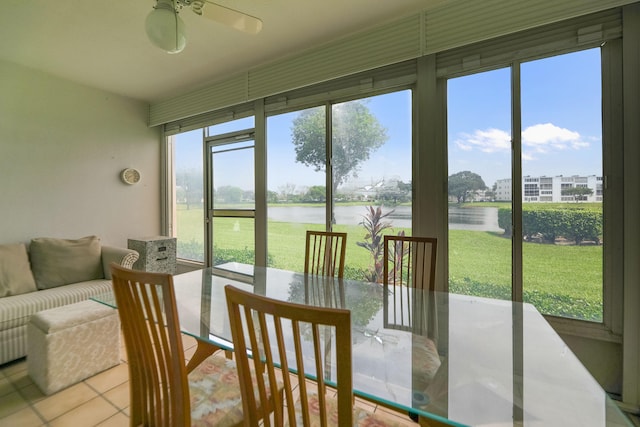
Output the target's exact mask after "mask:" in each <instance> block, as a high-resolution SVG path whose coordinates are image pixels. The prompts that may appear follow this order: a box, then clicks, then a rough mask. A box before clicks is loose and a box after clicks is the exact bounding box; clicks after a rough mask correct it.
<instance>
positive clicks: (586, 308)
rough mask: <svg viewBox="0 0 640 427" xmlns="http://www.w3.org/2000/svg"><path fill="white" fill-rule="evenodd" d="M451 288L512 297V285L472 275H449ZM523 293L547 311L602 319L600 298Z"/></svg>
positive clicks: (585, 318)
mask: <svg viewBox="0 0 640 427" xmlns="http://www.w3.org/2000/svg"><path fill="white" fill-rule="evenodd" d="M449 292H451V293H456V294H463V295H475V296H481V297H486V298H497V299H502V300H511V288H509V287H507V286H501V285H495V284H492V283H483V282H479V281H476V280H471V279H470V278H468V277H464V278H461V279H460V278H453V277H451V278H449ZM522 297H523V300H524V302H527V303H530V304H532V305H534V306H535V307H536V308H537V309H538V311H540V312H541V313H543V314H547V315H551V316H561V317H569V318H574V319H582V320H588V321H593V322H602V303H601V302H600V301H590V300H586V299H582V298H576V297H574V296H567V295H555V294H550V293H548V292H542V291H538V290H535V289H533V290H531V289H525V290H523V294H522Z"/></svg>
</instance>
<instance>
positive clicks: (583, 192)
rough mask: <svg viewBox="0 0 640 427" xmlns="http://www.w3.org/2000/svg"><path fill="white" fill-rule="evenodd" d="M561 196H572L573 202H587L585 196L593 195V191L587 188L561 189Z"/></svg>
mask: <svg viewBox="0 0 640 427" xmlns="http://www.w3.org/2000/svg"><path fill="white" fill-rule="evenodd" d="M561 193H562V195H563V196H573V200H574V201H576V202H577V201H579V200H587V196H590V195H592V194H593V190H592V189H591V188H589V187H569V188H563V189H562V192H561Z"/></svg>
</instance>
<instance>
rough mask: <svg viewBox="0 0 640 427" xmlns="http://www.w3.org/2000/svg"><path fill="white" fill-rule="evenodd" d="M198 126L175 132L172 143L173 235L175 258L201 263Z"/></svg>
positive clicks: (202, 207)
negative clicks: (194, 128) (175, 245)
mask: <svg viewBox="0 0 640 427" xmlns="http://www.w3.org/2000/svg"><path fill="white" fill-rule="evenodd" d="M202 135H203V131H202V129H196V130H192V131H189V132H183V133H179V134H177V135H174V136H173V137H171V138H170V139H171V140H172V144H171V145H172V146H173V158H174V160H173V165H174V176H173V180H172V181H173V182H174V188H173V190H174V191H173V198H172V200H171V206H172V212H173V216H172V217H173V220H174V222H173V233H172V235H173V237H176V242H177V248H176V249H177V250H176V256H177V257H178V258H179V259H184V260H189V261H196V262H204V253H205V252H204V229H203V220H204V205H203V202H204V189H203V183H204V175H203V164H204V162H203V159H202Z"/></svg>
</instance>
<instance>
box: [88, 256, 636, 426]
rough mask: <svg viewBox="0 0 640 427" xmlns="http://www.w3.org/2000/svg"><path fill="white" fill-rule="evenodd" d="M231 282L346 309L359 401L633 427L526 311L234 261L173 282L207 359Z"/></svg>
mask: <svg viewBox="0 0 640 427" xmlns="http://www.w3.org/2000/svg"><path fill="white" fill-rule="evenodd" d="M228 284H230V285H232V286H236V287H238V288H241V289H245V290H249V291H251V292H255V293H257V294H260V295H265V296H267V297H270V298H275V299H279V300H283V301H289V302H293V303H299V304H308V305H317V306H324V307H337V308H346V309H348V310H350V311H351V323H352V349H351V350H352V358H353V361H352V367H353V388H354V394H355V395H356V396H360V397H362V398H364V399H367V400H370V401H373V402H376V403H378V404H381V405H384V406H388V407H392V408H395V409H397V410H400V411H404V412H406V413H407V414H411V415H414V416H416V417H421V418H424V419H425V420H426V421H427V422H428V420H429V419H432V420H437V421H439V422H441V423H444V424H449V425H453V426H467V425H469V426H471V425H473V426H522V425H524V426H563V427H564V426H581V427H584V426H631V423H630V421H629V420H628V418H627V417H626V416H625V415H624V414H623V413H622V412H621V411H620V410H619V408H618V407H617V405H616V404H615V402H614V401H613V400H612V399H610V398H609V396H608V395H607V393H606V392H605V391H604V390H603V389H602V387H601V386H600V385H599V384H598V383H597V382H596V380H595V379H594V378H593V377H592V376H591V374H590V373H589V372H588V371H587V369H586V368H585V367H584V366H583V365H582V363H581V362H580V361H579V360H578V359H577V357H576V356H575V355H574V354H573V353H572V352H571V350H570V349H569V348H568V347H567V345H566V344H565V343H564V342H563V341H562V339H561V338H560V337H559V336H558V334H557V333H556V332H555V331H554V330H553V329H552V328H551V326H550V325H549V323H548V322H547V321H546V320H545V319H544V317H543V316H542V315H541V314H540V313H539V312H538V311H537V310H536V308H535V307H534V306H532V305H531V304H524V303H517V302H511V301H502V300H494V299H487V298H480V297H472V296H465V295H457V294H449V293H441V292H422V291H419V290H413V289H411V290H409V292H406V291H407V289H406V288H404V289H396V288H394V287H388V288H385V287H384V286H383V285H381V284H377V283H370V282H362V281H354V280H346V279H344V280H343V279H334V278H326V277H317V276H307V275H304V274H302V273H295V272H291V271H285V270H279V269H274V268H267V267H257V266H252V265H245V264H236V263H229V264H225V265H223V266H218V267H214V268H206V269H202V270H196V271H192V272H189V273H184V274H178V275H175V276H174V285H175V286H174V289H175V296H176V304H177V307H178V312H179V318H180V329H181V330H182V332H183V333H185V334H187V335H191V336H193V337H195V338H196V339H197V340H198V342H199V343H203V344H206V345H203V346H202V348H203V349H204V350H203V351H205V352H206V348H207V345H209V346H211V345H213V346H215V347H217V348H222V349H224V350H233V343H232V338H231V330H230V326H229V320H228V314H227V306H226V299H225V293H224V287H225V285H228ZM94 299H95V300H97V301H99V302H102V303H105V304H108V305H113V306H115V302H114V301H113V296H112V295H101V296H99V297H96V298H94ZM199 348H200V347H199ZM336 351H340V349H337V350H336ZM205 356H206V355H205ZM328 380H331V378H328Z"/></svg>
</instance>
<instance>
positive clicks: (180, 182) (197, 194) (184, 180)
mask: <svg viewBox="0 0 640 427" xmlns="http://www.w3.org/2000/svg"><path fill="white" fill-rule="evenodd" d="M203 194H204V193H203V191H202V171H197V170H195V169H191V170H183V171H180V172H177V173H176V197H177V199H178V201H179V202H181V203H185V204H186V205H187V210H189V209H191V206H192V205H196V206H198V207H200V206H202V197H203Z"/></svg>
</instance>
